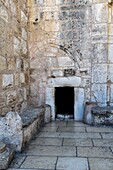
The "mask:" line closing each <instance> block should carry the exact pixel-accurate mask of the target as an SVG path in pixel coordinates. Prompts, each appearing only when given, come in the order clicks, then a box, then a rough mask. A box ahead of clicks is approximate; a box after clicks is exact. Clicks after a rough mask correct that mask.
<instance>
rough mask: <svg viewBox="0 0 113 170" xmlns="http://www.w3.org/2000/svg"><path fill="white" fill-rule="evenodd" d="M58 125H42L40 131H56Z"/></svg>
mask: <svg viewBox="0 0 113 170" xmlns="http://www.w3.org/2000/svg"><path fill="white" fill-rule="evenodd" d="M57 129H58V127H57V126H56V127H55V126H52V127H44V128H42V129H41V132H56V131H57Z"/></svg>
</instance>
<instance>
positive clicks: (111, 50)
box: [108, 44, 113, 62]
mask: <svg viewBox="0 0 113 170" xmlns="http://www.w3.org/2000/svg"><path fill="white" fill-rule="evenodd" d="M108 59H109V61H110V62H113V44H109V45H108Z"/></svg>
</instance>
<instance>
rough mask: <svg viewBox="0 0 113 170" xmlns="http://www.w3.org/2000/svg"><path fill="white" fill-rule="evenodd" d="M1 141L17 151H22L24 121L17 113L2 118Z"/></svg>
mask: <svg viewBox="0 0 113 170" xmlns="http://www.w3.org/2000/svg"><path fill="white" fill-rule="evenodd" d="M0 140H4V142H5V143H7V144H9V145H11V147H12V148H13V149H14V150H15V151H21V148H22V141H23V134H22V120H21V117H20V116H19V114H18V113H17V112H8V113H7V114H6V116H5V117H0Z"/></svg>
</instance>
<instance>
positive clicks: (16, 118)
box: [0, 107, 45, 152]
mask: <svg viewBox="0 0 113 170" xmlns="http://www.w3.org/2000/svg"><path fill="white" fill-rule="evenodd" d="M44 112H45V108H34V107H28V108H27V109H26V110H24V111H23V113H21V114H20V115H19V114H18V113H17V112H8V113H7V114H6V115H5V116H4V117H0V140H1V141H4V143H6V144H7V145H8V146H10V148H12V149H13V150H14V151H16V152H21V151H22V150H23V148H24V147H25V145H26V144H27V143H28V142H29V140H30V139H31V138H32V137H33V136H34V135H35V134H36V133H37V132H38V131H39V130H40V128H41V126H43V125H44Z"/></svg>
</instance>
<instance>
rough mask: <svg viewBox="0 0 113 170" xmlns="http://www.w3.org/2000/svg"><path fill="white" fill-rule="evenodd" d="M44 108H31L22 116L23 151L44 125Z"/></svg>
mask: <svg viewBox="0 0 113 170" xmlns="http://www.w3.org/2000/svg"><path fill="white" fill-rule="evenodd" d="M44 111H45V109H44V108H33V107H29V108H27V109H26V110H24V111H23V113H22V115H21V119H22V130H23V144H22V149H23V148H24V147H25V145H26V144H27V143H28V142H29V141H30V140H31V139H32V137H33V136H34V135H35V134H36V133H37V132H38V131H39V130H40V128H41V127H42V126H43V125H44Z"/></svg>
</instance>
